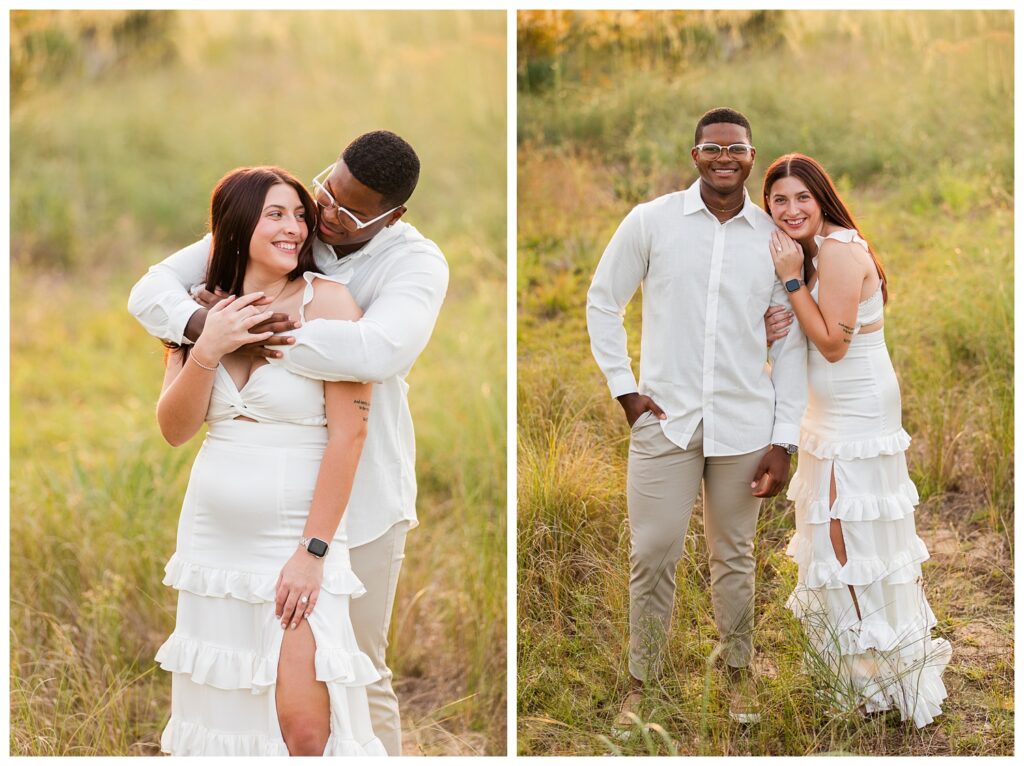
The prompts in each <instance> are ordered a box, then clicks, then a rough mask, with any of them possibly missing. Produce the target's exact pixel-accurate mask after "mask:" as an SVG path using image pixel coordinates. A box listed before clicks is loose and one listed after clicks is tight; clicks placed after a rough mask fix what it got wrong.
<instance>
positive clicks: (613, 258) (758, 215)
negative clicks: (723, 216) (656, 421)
mask: <svg viewBox="0 0 1024 766" xmlns="http://www.w3.org/2000/svg"><path fill="white" fill-rule="evenodd" d="M774 229H775V224H774V223H773V221H772V219H771V218H770V217H769V216H768V215H767V214H766V213H765V212H764V211H763V210H761V209H760V208H759V207H757V206H756V205H755V204H754V203H753V202H752V201H751V200H750V199H749V197H748V196H747V194H746V192H744V205H743V208H742V210H741V211H740V212H739V214H738V215H736V216H735V217H733V218H731V219H729V220H728V221H726V222H725V223H720V222H719V221H718V219H717V218H715V216H714V215H713V214H712V213H711V211H710V210H708V208H707V206H706V205H705V204H704V200H703V199H702V198H701V196H700V181H699V180H698V181H697V182H696V183H694V184H693V185H692V186H691V187H690V188H688V189H686V190H684V191H680V192H674V193H672V194H666V195H665V196H663V197H658V198H657V199H655V200H652V201H650V202H646V203H644V204H641V205H637V206H636V207H635V208H633V210H632V211H630V213H629V214H628V215H627V216H626V218H625V219H624V220H623V221H622V223H621V224H620V225H619V228H618V230H617V231H616V232H615V235H614V236H613V237H612V239H611V242H609V244H608V247H607V248H606V249H605V251H604V255H603V256H602V257H601V262H600V263H599V264H598V267H597V271H596V273H595V274H594V281H593V283H592V284H591V286H590V291H589V293H588V295H587V328H588V330H589V332H590V342H591V349H592V350H593V353H594V358H595V359H596V360H597V363H598V365H599V366H600V367H601V370H602V372H604V374H605V377H606V378H607V379H608V387H609V389H610V390H611V394H612V396H613V397H618V396H621V395H623V394H628V393H633V392H637V391H639V392H640V393H642V394H645V395H647V396H650V397H651V398H652V399H653V400H654V401H655V402H656V403H657V404H658V405H659V406H660V407H661V408H662V409H664V410H665V413H666V415H667V416H668V417H667V419H666V420H663V421H661V427H662V429H663V431H664V433H665V436H667V437H668V438H669V439H670V440H671V441H672V442H673V443H675V444H677V445H678V446H679V447H680V448H682V449H686V445H687V444H688V443H689V440H690V437H692V436H693V433H694V431H696V429H697V425H698V424H699V423H700V422H701V421H703V423H704V454H705V455H707V456H714V455H738V454H744V453H748V452H754V451H755V450H758V449H761V448H763V447H764V446H765V445H767V444H769V443H773V444H797V443H798V438H799V434H800V419H801V417H802V416H803V412H804V406H805V404H806V401H807V342H806V340H805V337H804V334H803V333H802V332H801V331H800V327H799V325H798V324H797V323H796V322H793V324H792V325H791V326H790V330H789V334H788V335H787V336H786V337H785V338H783V339H782V340H779V341H776V342H775V343H774V344H772V348H771V350H770V352H769V351H768V350H767V348H766V345H767V344H766V338H765V328H764V313H765V311H766V310H767V308H768V307H769V306H770V305H779V304H781V305H784V306H786V308H789V297H788V295H787V293H786V290H785V288H784V287H783V286H782V285H781V284H780V283H779V281H778V280H777V279H776V276H775V269H774V266H773V265H772V259H771V255H770V253H769V251H768V246H769V241H770V236H771V233H772V231H774ZM640 285H643V309H642V314H641V322H642V332H641V339H640V384H639V386H638V385H637V381H636V378H635V377H634V375H633V370H632V368H631V366H630V359H629V355H628V352H627V350H626V331H625V327H624V325H623V317H624V315H625V310H626V304H627V303H629V301H630V299H631V298H632V297H633V294H634V293H635V292H636V289H637V287H639V286H640Z"/></svg>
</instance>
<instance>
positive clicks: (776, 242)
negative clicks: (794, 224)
mask: <svg viewBox="0 0 1024 766" xmlns="http://www.w3.org/2000/svg"><path fill="white" fill-rule="evenodd" d="M768 249H769V250H770V251H771V254H772V262H773V263H774V264H775V273H776V274H777V275H778V277H779V281H780V282H782V283H785V282H788V281H789V280H790V279H802V278H803V273H804V250H803V248H802V247H800V245H799V244H797V242H796V240H794V239H793V238H792V237H790V236H789V235H788V234H786V232H784V231H781V230H779V229H776V230H775V231H773V232H772V241H771V243H770V244H769V247H768Z"/></svg>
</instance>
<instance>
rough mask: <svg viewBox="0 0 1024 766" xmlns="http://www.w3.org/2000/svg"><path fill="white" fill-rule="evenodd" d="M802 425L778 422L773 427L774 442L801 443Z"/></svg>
mask: <svg viewBox="0 0 1024 766" xmlns="http://www.w3.org/2000/svg"><path fill="white" fill-rule="evenodd" d="M799 443H800V426H795V425H792V424H791V423H776V424H775V427H774V428H773V429H772V444H799Z"/></svg>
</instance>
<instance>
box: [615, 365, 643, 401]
mask: <svg viewBox="0 0 1024 766" xmlns="http://www.w3.org/2000/svg"><path fill="white" fill-rule="evenodd" d="M608 390H609V391H611V392H612V399H618V398H619V397H620V396H622V395H623V394H635V393H637V392H639V390H640V389H639V388H638V387H637V385H636V378H634V377H633V373H632V372H624V373H622V374H621V375H616V376H615V377H614V378H609V379H608Z"/></svg>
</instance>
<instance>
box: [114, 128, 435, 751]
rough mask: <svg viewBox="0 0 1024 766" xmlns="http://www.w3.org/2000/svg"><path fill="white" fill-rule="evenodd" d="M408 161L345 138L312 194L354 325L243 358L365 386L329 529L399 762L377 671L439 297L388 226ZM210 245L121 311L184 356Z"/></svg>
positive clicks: (418, 250) (417, 238)
mask: <svg viewBox="0 0 1024 766" xmlns="http://www.w3.org/2000/svg"><path fill="white" fill-rule="evenodd" d="M419 168H420V165H419V158H418V157H417V156H416V153H415V151H414V150H413V149H412V147H411V146H409V144H408V143H406V142H405V141H404V140H402V139H401V138H399V137H398V136H396V135H395V134H394V133H390V132H388V131H373V132H371V133H366V134H364V135H362V136H359V137H358V138H356V139H355V140H354V141H353V142H352V143H351V144H349V146H348V147H347V148H346V149H345V151H344V152H343V153H342V155H341V157H339V158H338V160H337V161H336V162H335V163H334V164H332V165H330V166H329V167H328V168H327V169H326V170H324V171H323V172H322V173H321V174H320V175H319V176H317V178H316V179H314V182H313V187H314V188H313V192H314V197H315V199H316V201H317V203H318V205H319V210H320V216H319V219H320V220H319V226H318V230H317V232H316V239H315V241H314V243H313V252H314V255H315V257H316V262H317V266H318V268H319V269H320V270H321V271H322V272H323V273H325V274H336V275H346V276H348V277H349V279H348V281H347V285H348V288H349V290H350V292H351V293H352V297H353V298H354V299H355V301H356V303H358V304H359V306H360V307H361V308H362V309H363V312H364V313H363V316H362V318H361V319H360V320H359V321H358V322H343V321H327V320H318V321H317V322H311V323H310V324H309V325H308V326H307V327H306V328H305V330H304V331H303V332H302V333H301V335H300V336H299V337H298V338H293V337H291V336H275V337H274V338H272V339H271V341H269V342H265V343H264V344H261V345H254V346H252V347H251V348H250V351H251V352H252V353H253V354H256V355H260V356H267V357H275V358H278V359H280V362H281V364H283V365H284V366H285V367H286V368H288V369H289V370H292V371H293V372H296V373H299V374H301V375H305V376H306V377H310V378H316V379H320V380H331V381H336V380H349V381H363V382H372V383H374V384H375V385H374V389H373V398H372V401H373V405H372V409H371V411H370V416H369V421H368V423H367V429H368V432H367V437H366V442H365V445H364V447H363V453H362V457H361V459H360V461H359V467H358V469H357V471H356V476H355V480H354V483H353V487H352V494H351V497H350V499H349V504H348V507H347V509H346V511H345V515H344V517H343V518H342V525H343V528H344V529H345V531H346V533H347V536H348V543H349V548H350V556H351V560H352V568H353V569H354V570H355V573H356V575H357V576H358V577H359V579H360V580H361V581H362V582H363V584H364V585H365V586H366V593H365V595H363V596H362V597H360V598H357V599H353V600H352V602H351V607H350V609H351V618H352V623H353V626H354V628H355V632H356V639H357V641H358V643H359V648H360V649H362V650H363V651H364V652H365V653H366V654H367V655H369V657H370V658H371V660H372V661H373V663H374V665H375V666H376V668H377V670H378V671H379V672H380V674H381V679H380V680H379V681H377V682H376V683H374V684H373V685H372V686H370V687H368V689H367V693H368V696H369V703H370V714H371V719H372V723H373V729H374V733H375V734H376V735H377V736H378V737H379V738H380V740H381V741H382V742H383V743H384V746H385V748H386V749H387V751H388V754H389V755H396V756H397V755H401V721H400V718H399V712H398V700H397V698H396V697H395V693H394V691H393V689H392V686H391V671H390V670H389V669H388V667H387V663H386V660H385V649H386V647H387V633H388V626H389V624H390V622H391V611H392V607H393V604H394V598H395V588H396V586H397V583H398V574H399V571H400V569H401V565H402V559H403V556H404V549H405V538H406V533H407V532H408V530H409V529H411V528H412V527H413V526H415V525H416V523H417V521H416V474H415V465H414V460H415V440H414V437H413V426H412V418H411V416H410V413H409V403H408V399H407V391H408V385H407V384H406V382H405V378H406V376H407V375H408V374H409V370H410V369H411V368H412V365H413V362H415V361H416V358H417V357H418V356H419V354H420V352H421V351H422V350H423V349H424V347H425V346H426V344H427V341H428V340H429V339H430V334H431V332H432V331H433V328H434V323H435V321H436V320H437V315H438V312H439V311H440V308H441V303H442V301H443V300H444V296H445V292H446V291H447V288H448V265H447V263H446V261H445V259H444V256H443V255H442V254H441V251H440V249H439V248H438V247H437V245H435V244H434V243H433V242H431V241H430V240H428V239H426V238H424V237H423V236H422V235H421V234H420V233H419V232H418V231H417V230H416V229H415V228H413V227H412V226H410V225H409V224H407V223H405V222H403V221H401V220H400V219H401V217H402V215H403V214H404V213H405V212H406V207H405V202H406V201H407V200H408V198H409V197H410V196H411V195H412V192H413V190H414V189H415V187H416V182H417V180H418V178H419ZM209 250H210V237H209V235H207V237H205V238H204V239H202V240H200V241H199V242H196V243H195V244H193V245H190V246H188V247H186V248H184V249H183V250H179V251H178V252H177V253H175V254H174V255H172V256H170V257H169V258H167V259H166V260H164V261H163V262H161V263H159V264H157V265H156V266H153V267H152V268H151V269H150V270H149V271H148V272H147V273H146V274H145V276H143V278H142V279H141V280H140V281H139V282H138V283H137V284H136V285H135V287H134V288H132V292H131V297H130V298H129V301H128V309H129V311H130V312H131V313H132V314H133V315H134V316H135V317H136V318H137V319H138V320H139V322H141V323H142V325H143V326H144V327H145V328H146V330H148V331H149V332H150V333H151V334H152V335H155V336H156V337H158V338H162V339H164V340H170V341H173V342H175V343H189V342H194V341H195V340H196V338H198V337H199V334H200V333H201V332H202V327H203V324H204V323H205V321H206V313H207V309H208V308H209V305H210V302H211V301H212V300H215V297H214V296H211V295H208V294H207V295H202V294H201V293H200V299H201V300H203V301H204V303H205V305H203V304H201V303H197V302H196V301H195V300H193V298H192V297H191V295H190V294H189V292H188V290H189V289H190V288H194V287H196V286H197V285H201V284H202V283H203V282H204V281H205V275H206V265H207V257H208V255H209ZM295 319H297V317H288V316H287V315H283V314H275V315H274V316H273V317H271V318H270V319H269V320H268V321H267V322H265V323H264V324H261V325H257V326H255V327H253V328H252V329H251V332H252V333H254V334H255V333H260V332H266V331H267V330H272V331H274V332H282V331H284V330H289V329H292V328H293V327H295V326H297V324H296V323H295Z"/></svg>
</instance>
